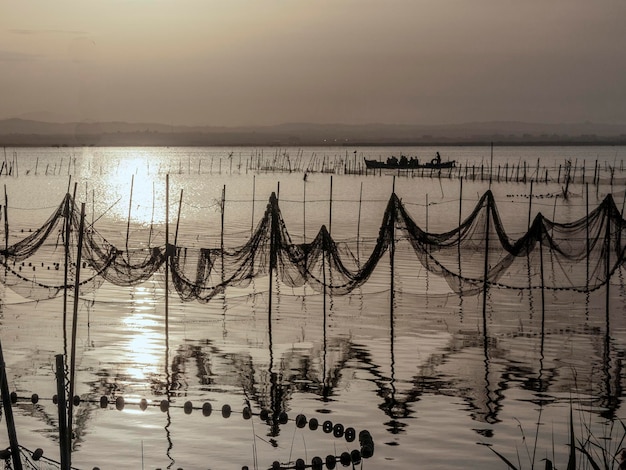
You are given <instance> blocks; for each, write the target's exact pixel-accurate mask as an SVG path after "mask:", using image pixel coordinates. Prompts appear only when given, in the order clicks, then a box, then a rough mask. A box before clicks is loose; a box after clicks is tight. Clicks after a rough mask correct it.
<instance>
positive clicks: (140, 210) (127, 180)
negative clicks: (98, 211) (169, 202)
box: [96, 149, 165, 226]
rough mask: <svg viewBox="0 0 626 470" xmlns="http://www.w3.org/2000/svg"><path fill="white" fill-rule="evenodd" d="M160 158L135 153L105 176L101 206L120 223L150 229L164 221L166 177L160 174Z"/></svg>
mask: <svg viewBox="0 0 626 470" xmlns="http://www.w3.org/2000/svg"><path fill="white" fill-rule="evenodd" d="M160 158H161V156H160V155H155V154H153V153H152V152H150V151H149V150H147V149H132V150H130V152H129V153H128V154H125V155H124V156H123V157H121V158H120V159H119V161H118V162H117V164H116V165H112V166H111V167H110V168H108V171H107V172H106V173H105V174H103V175H102V179H101V183H100V184H101V187H100V188H99V189H97V190H96V193H99V194H100V199H101V203H102V205H103V206H104V204H107V203H108V206H107V207H102V210H103V211H105V210H108V211H109V212H110V214H109V215H112V216H113V217H115V218H116V219H119V220H127V219H128V218H129V217H130V221H131V222H132V223H134V224H141V225H144V226H148V225H150V224H153V223H154V224H159V223H163V222H164V221H165V175H163V174H160V172H159V171H158V164H159V161H158V160H159V159H160Z"/></svg>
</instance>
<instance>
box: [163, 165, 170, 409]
mask: <svg viewBox="0 0 626 470" xmlns="http://www.w3.org/2000/svg"><path fill="white" fill-rule="evenodd" d="M169 273H170V175H169V173H167V174H166V175H165V273H164V274H165V293H164V294H165V375H166V376H167V377H169V367H168V361H169V337H170V330H169V328H170V326H169V323H170V322H169ZM167 386H168V394H167V397H168V399H169V383H168V384H167Z"/></svg>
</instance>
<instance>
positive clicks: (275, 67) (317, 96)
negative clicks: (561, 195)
mask: <svg viewBox="0 0 626 470" xmlns="http://www.w3.org/2000/svg"><path fill="white" fill-rule="evenodd" d="M625 19H626V0H597V1H591V0H522V1H520V0H127V1H121V0H89V1H85V0H80V1H79V0H71V1H70V0H54V1H51V0H27V1H18V0H0V118H6V117H16V116H21V117H40V116H42V114H40V113H53V114H51V115H50V116H56V117H57V118H58V119H61V120H101V121H105V120H106V121H110V120H121V121H130V122H161V123H165V124H188V125H224V126H233V125H248V124H263V125H264V124H278V123H284V122H320V123H357V124H360V123H372V122H382V123H390V124H394V123H407V124H448V123H461V122H468V121H492V120H519V121H533V122H581V121H593V122H602V123H626V27H625V26H624V21H625Z"/></svg>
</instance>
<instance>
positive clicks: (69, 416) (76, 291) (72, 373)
mask: <svg viewBox="0 0 626 470" xmlns="http://www.w3.org/2000/svg"><path fill="white" fill-rule="evenodd" d="M84 231H85V203H84V202H83V203H82V204H81V206H80V224H79V226H78V246H77V249H76V275H75V277H74V311H73V316H72V346H71V348H72V349H71V350H70V386H69V403H68V406H67V439H68V457H69V464H70V466H71V464H72V421H73V404H74V388H75V382H76V379H75V377H76V334H77V331H78V300H79V297H80V267H81V266H80V265H81V263H82V253H83V233H84Z"/></svg>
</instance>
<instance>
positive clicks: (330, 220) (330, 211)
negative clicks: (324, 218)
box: [328, 175, 333, 234]
mask: <svg viewBox="0 0 626 470" xmlns="http://www.w3.org/2000/svg"><path fill="white" fill-rule="evenodd" d="M328 233H329V234H332V233H333V175H330V204H329V208H328Z"/></svg>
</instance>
